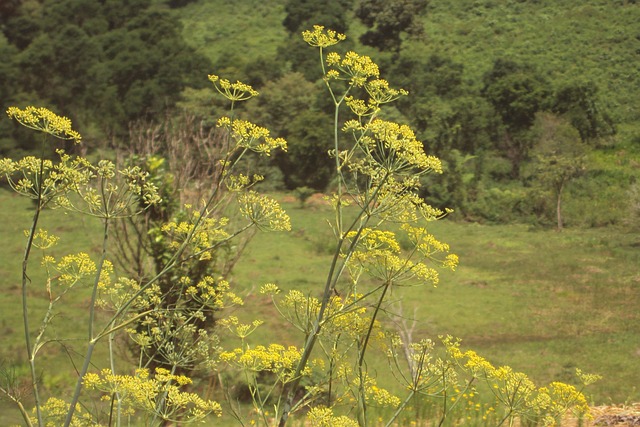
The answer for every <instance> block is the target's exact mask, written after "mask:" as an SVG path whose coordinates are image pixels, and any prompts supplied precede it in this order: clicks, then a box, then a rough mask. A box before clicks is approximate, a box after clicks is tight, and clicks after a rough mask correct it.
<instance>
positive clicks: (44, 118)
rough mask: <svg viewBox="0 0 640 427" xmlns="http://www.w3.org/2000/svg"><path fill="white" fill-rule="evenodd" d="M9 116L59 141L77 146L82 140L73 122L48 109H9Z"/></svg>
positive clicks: (29, 107) (30, 107) (31, 107)
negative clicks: (66, 141) (67, 141)
mask: <svg viewBox="0 0 640 427" xmlns="http://www.w3.org/2000/svg"><path fill="white" fill-rule="evenodd" d="M7 114H8V115H9V117H11V118H12V119H15V120H16V121H18V122H19V123H20V124H22V125H23V126H25V127H28V128H29V129H34V130H39V131H41V132H44V133H47V134H49V135H51V136H54V137H56V138H59V139H65V140H73V141H74V142H75V143H76V144H77V143H79V142H80V141H81V140H82V137H81V136H80V134H79V133H78V132H76V131H74V130H73V129H72V127H71V120H69V119H68V118H67V117H64V116H58V115H57V114H54V113H53V112H51V111H50V110H48V109H46V108H42V107H40V108H37V107H33V106H28V107H26V108H25V109H24V110H21V109H19V108H16V107H9V108H8V109H7Z"/></svg>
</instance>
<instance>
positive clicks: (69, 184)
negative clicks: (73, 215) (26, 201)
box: [0, 150, 93, 206]
mask: <svg viewBox="0 0 640 427" xmlns="http://www.w3.org/2000/svg"><path fill="white" fill-rule="evenodd" d="M57 153H58V155H59V156H60V162H58V163H54V162H52V161H51V160H47V159H38V158H36V157H33V156H27V157H24V158H22V159H21V160H18V161H13V160H11V159H2V160H0V175H4V176H5V177H6V179H7V181H8V183H9V185H10V186H11V188H13V190H15V191H16V192H17V193H18V194H21V195H23V196H26V197H29V198H31V199H34V200H36V199H38V198H39V199H40V200H41V203H42V206H44V205H46V204H48V203H49V202H51V201H55V202H56V203H58V204H63V200H64V199H65V198H64V194H65V193H67V192H69V191H73V190H75V189H77V188H78V187H80V186H83V185H87V183H88V182H89V181H90V179H91V178H92V176H93V172H92V170H91V165H90V164H89V162H88V161H87V160H86V159H84V158H81V157H76V158H73V159H72V158H71V157H70V156H69V155H68V154H65V153H64V151H63V150H57ZM13 175H18V177H15V178H14V176H13Z"/></svg>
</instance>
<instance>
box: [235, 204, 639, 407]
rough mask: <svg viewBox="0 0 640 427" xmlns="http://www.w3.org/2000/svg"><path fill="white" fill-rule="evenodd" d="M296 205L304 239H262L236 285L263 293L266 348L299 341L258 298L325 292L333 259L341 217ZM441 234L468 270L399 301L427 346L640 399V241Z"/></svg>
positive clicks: (483, 230)
mask: <svg viewBox="0 0 640 427" xmlns="http://www.w3.org/2000/svg"><path fill="white" fill-rule="evenodd" d="M285 206H286V207H287V208H288V212H289V214H290V215H291V216H292V222H293V226H294V231H293V232H292V233H289V234H284V233H270V234H259V235H257V236H256V238H255V239H254V241H253V242H252V243H251V246H250V247H249V249H248V250H247V253H246V257H245V259H244V260H243V261H242V262H241V263H240V264H239V265H238V267H237V269H236V275H235V279H234V284H235V285H236V286H237V287H238V288H239V289H242V290H249V289H250V290H252V294H253V296H252V298H251V299H250V300H249V301H247V304H248V306H249V307H250V308H249V310H248V311H249V312H251V313H252V315H254V316H255V317H258V318H260V317H261V318H263V319H265V320H267V322H268V323H267V326H265V327H264V329H266V330H267V331H268V332H265V334H264V335H258V336H257V338H258V339H260V340H262V339H267V340H268V339H271V340H273V339H274V336H273V334H274V331H276V332H275V333H276V336H278V335H280V336H281V337H282V339H284V340H286V341H291V340H293V337H292V336H291V333H290V332H289V331H287V329H286V328H285V326H286V325H285V324H283V322H282V320H280V319H279V318H277V315H276V313H274V311H273V309H272V308H271V306H270V305H269V304H267V303H266V301H265V300H264V299H263V298H261V297H260V296H257V295H255V291H256V289H258V288H259V286H260V285H261V284H263V283H267V282H276V283H277V284H278V285H279V286H281V287H282V288H283V289H284V290H288V289H293V288H295V289H299V290H301V291H303V292H309V293H310V294H312V295H318V294H319V293H320V292H321V291H322V289H323V285H324V279H325V275H326V271H327V266H328V262H329V258H330V255H329V254H328V253H327V251H326V247H327V246H329V242H330V239H331V232H330V231H329V228H328V226H327V225H325V223H324V218H325V217H326V216H327V215H329V214H330V212H327V211H324V210H322V209H319V208H313V209H299V208H297V207H296V204H295V203H294V202H292V203H290V204H286V203H285ZM431 229H432V231H433V232H434V233H435V234H436V236H437V237H439V238H440V239H442V240H444V241H446V242H448V243H450V245H451V247H452V250H453V251H454V252H455V253H457V254H459V255H460V267H459V268H458V269H457V271H456V272H453V273H449V272H443V273H442V276H441V283H440V285H439V286H438V287H437V288H434V287H432V286H428V287H411V288H399V289H396V290H394V292H393V293H392V295H391V298H392V299H394V300H397V301H402V303H403V309H404V314H405V315H412V313H413V312H414V308H415V309H416V310H417V311H416V313H417V315H416V317H417V318H418V320H419V322H418V327H417V329H416V336H415V338H417V339H419V338H423V337H428V338H434V339H435V338H437V336H438V335H442V334H450V335H453V336H456V337H459V338H462V340H463V347H466V348H472V349H474V350H476V351H478V352H479V353H480V354H483V355H485V356H486V357H488V358H489V359H490V360H491V361H492V362H493V363H494V364H498V365H502V364H507V365H510V366H512V367H513V368H514V369H517V370H521V371H524V372H526V373H528V374H529V375H530V376H531V377H532V378H533V379H534V380H535V381H536V382H537V383H538V384H541V383H546V382H549V381H556V380H558V381H568V382H574V383H575V378H574V377H573V374H574V372H575V368H576V367H579V368H581V369H583V370H584V371H586V372H594V373H599V374H601V375H603V376H604V379H603V380H602V381H600V382H599V383H596V384H595V385H593V386H591V387H590V388H589V389H588V390H587V394H589V395H590V396H592V399H593V401H594V402H597V403H604V402H609V401H613V402H624V401H626V400H632V401H633V400H635V401H637V400H638V399H640V393H639V392H638V390H636V388H635V387H636V380H637V378H635V377H634V375H633V373H634V372H635V371H636V366H637V364H638V362H639V359H640V344H639V342H640V341H639V340H638V338H639V336H640V332H639V331H640V314H639V313H638V311H637V307H640V293H639V292H638V290H639V289H640V273H639V272H638V269H637V266H638V265H640V253H639V252H638V249H637V246H638V245H639V244H640V236H638V235H634V234H629V233H627V232H625V230H621V229H620V230H619V229H612V228H603V229H589V230H578V229H566V230H565V231H563V232H561V233H558V232H556V231H552V230H543V229H537V230H532V229H529V228H528V227H527V226H522V225H507V226H483V225H478V224H466V223H454V222H450V221H440V222H437V223H433V224H432V225H431ZM296 230H297V231H296ZM318 233H319V234H320V236H321V237H318ZM269 322H273V324H271V326H270V325H269ZM298 340H300V338H298ZM299 342H300V341H298V343H299ZM298 345H300V344H298Z"/></svg>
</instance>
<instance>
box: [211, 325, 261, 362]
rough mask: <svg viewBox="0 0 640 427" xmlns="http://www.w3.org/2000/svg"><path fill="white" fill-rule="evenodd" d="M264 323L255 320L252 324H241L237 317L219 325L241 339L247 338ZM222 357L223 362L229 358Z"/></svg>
mask: <svg viewBox="0 0 640 427" xmlns="http://www.w3.org/2000/svg"><path fill="white" fill-rule="evenodd" d="M263 323H264V322H262V321H261V320H254V321H253V322H252V323H250V324H248V323H240V321H239V320H238V318H237V317H236V316H229V317H227V318H224V319H220V320H218V325H220V326H222V327H224V328H227V329H229V330H230V331H231V333H233V334H234V335H236V336H237V337H239V338H241V339H245V338H247V337H248V336H249V335H251V334H252V333H253V332H254V331H255V330H256V329H257V328H258V327H259V326H260V325H262V324H263ZM220 357H221V359H222V360H225V358H226V357H227V356H224V357H223V356H220Z"/></svg>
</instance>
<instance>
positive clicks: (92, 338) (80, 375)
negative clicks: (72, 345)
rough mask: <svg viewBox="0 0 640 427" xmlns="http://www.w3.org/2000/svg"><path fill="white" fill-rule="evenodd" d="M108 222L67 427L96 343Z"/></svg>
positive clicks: (105, 219) (105, 221) (107, 221)
mask: <svg viewBox="0 0 640 427" xmlns="http://www.w3.org/2000/svg"><path fill="white" fill-rule="evenodd" d="M109 223H110V217H109V216H107V217H106V218H104V229H103V236H102V256H101V258H100V262H99V263H98V269H97V272H96V275H95V280H94V282H93V290H92V292H91V302H90V303H89V331H88V332H89V337H88V338H89V342H88V345H87V351H86V353H85V356H84V363H83V364H82V368H81V369H80V372H79V373H78V379H77V381H76V387H75V390H74V392H73V398H72V399H71V402H70V405H69V412H67V417H66V419H65V422H64V426H65V427H68V426H69V425H70V424H71V420H72V419H73V414H74V412H75V409H76V404H77V403H78V400H79V399H80V393H81V392H82V381H83V378H84V376H85V375H86V373H87V372H88V371H89V366H90V365H91V356H93V350H94V349H95V347H96V343H97V342H98V339H97V338H96V337H95V336H94V327H95V311H96V300H97V298H98V285H99V283H100V274H101V273H102V269H103V267H104V263H105V261H106V259H107V243H108V241H109Z"/></svg>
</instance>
